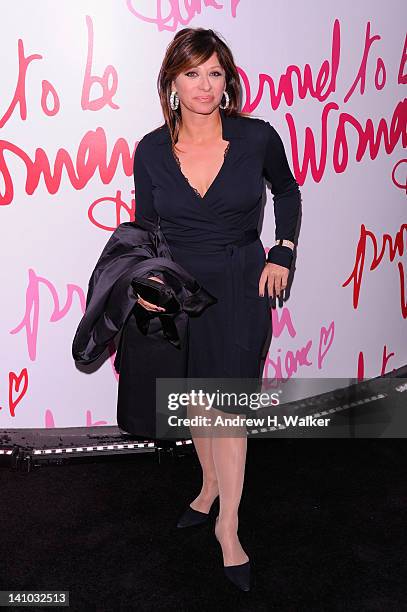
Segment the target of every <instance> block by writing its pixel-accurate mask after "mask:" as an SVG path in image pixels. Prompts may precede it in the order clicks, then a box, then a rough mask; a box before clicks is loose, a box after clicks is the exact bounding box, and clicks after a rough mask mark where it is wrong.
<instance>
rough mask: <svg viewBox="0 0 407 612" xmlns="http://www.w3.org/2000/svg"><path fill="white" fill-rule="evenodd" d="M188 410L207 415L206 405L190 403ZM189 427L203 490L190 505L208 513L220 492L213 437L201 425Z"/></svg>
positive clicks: (189, 414) (190, 413)
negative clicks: (213, 453)
mask: <svg viewBox="0 0 407 612" xmlns="http://www.w3.org/2000/svg"><path fill="white" fill-rule="evenodd" d="M187 411H188V417H193V416H195V415H201V416H203V415H205V416H207V413H206V412H205V409H204V407H198V406H190V405H189V406H188V407H187ZM189 429H190V431H191V436H192V440H193V442H194V446H195V450H196V453H197V455H198V459H199V462H200V464H201V467H202V488H201V492H200V493H199V495H198V497H196V498H195V499H194V500H193V501H192V502H191V503H190V506H191V508H192V509H193V510H199V512H206V513H207V512H209V510H210V508H211V506H212V504H213V502H214V500H215V498H216V497H217V496H218V494H219V489H218V480H217V476H216V471H215V464H214V461H213V456H212V438H211V437H210V436H209V435H208V433H207V432H205V431H204V430H202V428H200V427H192V426H190V428H189ZM199 434H200V435H199Z"/></svg>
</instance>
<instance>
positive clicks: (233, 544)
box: [211, 409, 249, 566]
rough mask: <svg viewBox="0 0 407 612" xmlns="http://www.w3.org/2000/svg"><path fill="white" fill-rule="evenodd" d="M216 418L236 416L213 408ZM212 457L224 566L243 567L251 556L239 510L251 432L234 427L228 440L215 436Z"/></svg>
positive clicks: (218, 537)
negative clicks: (240, 528) (241, 534)
mask: <svg viewBox="0 0 407 612" xmlns="http://www.w3.org/2000/svg"><path fill="white" fill-rule="evenodd" d="M211 412H213V417H215V415H219V414H222V416H223V417H225V416H226V417H233V416H236V415H232V414H225V413H222V412H219V411H217V410H216V409H212V410H211ZM212 454H213V461H214V464H215V470H216V474H217V480H218V485H219V501H220V512H219V518H218V519H217V521H216V526H215V535H216V538H217V539H218V541H219V543H220V545H221V547H222V553H223V564H224V565H225V566H228V565H240V564H241V563H246V561H248V560H249V557H248V556H247V554H246V553H245V551H244V550H243V548H242V545H241V544H240V541H239V538H238V535H237V531H238V509H239V504H240V499H241V495H242V490H243V481H244V472H245V464H246V454H247V431H246V428H245V427H244V426H243V427H234V428H233V432H230V435H229V436H228V437H218V436H215V437H213V439H212Z"/></svg>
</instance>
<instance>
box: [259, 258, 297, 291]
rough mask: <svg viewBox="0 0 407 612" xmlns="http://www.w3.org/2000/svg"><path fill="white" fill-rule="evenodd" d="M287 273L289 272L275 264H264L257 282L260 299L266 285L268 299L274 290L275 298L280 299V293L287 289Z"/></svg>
mask: <svg viewBox="0 0 407 612" xmlns="http://www.w3.org/2000/svg"><path fill="white" fill-rule="evenodd" d="M289 272H290V270H289V269H288V268H286V267H285V266H279V265H278V264H275V263H266V265H265V266H264V268H263V272H262V273H261V276H260V280H259V295H260V296H262V297H263V296H264V289H265V286H266V283H267V291H268V294H269V297H271V298H272V297H273V292H274V289H275V291H276V295H277V297H280V292H281V291H283V290H284V289H285V288H286V287H287V279H288V274H289Z"/></svg>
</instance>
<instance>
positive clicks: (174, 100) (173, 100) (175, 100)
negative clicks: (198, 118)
mask: <svg viewBox="0 0 407 612" xmlns="http://www.w3.org/2000/svg"><path fill="white" fill-rule="evenodd" d="M170 106H171V108H172V110H177V108H178V106H179V97H178V94H177V92H176V91H172V92H171V95H170Z"/></svg>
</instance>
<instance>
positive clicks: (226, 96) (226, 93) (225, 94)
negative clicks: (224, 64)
mask: <svg viewBox="0 0 407 612" xmlns="http://www.w3.org/2000/svg"><path fill="white" fill-rule="evenodd" d="M223 95H224V96H225V105H224V106H222V104H219V108H223V109H224V108H227V107H228V106H229V94H228V92H227V91H226V90H225V91H224V92H223Z"/></svg>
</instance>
